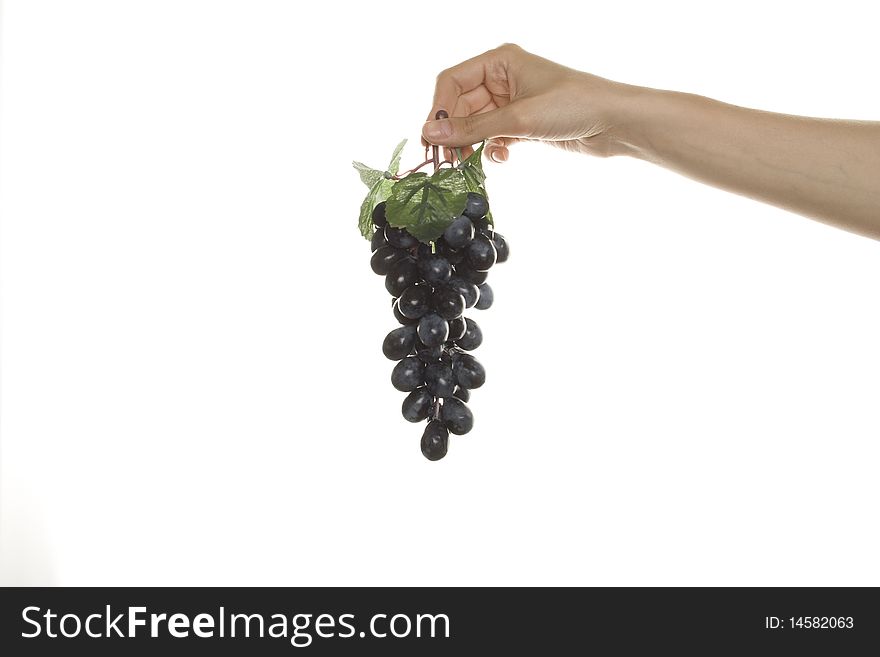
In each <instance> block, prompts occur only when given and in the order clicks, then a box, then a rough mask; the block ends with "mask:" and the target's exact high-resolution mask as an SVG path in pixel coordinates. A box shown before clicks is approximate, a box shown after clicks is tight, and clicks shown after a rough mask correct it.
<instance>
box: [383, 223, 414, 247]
mask: <svg viewBox="0 0 880 657" xmlns="http://www.w3.org/2000/svg"><path fill="white" fill-rule="evenodd" d="M385 239H386V240H388V243H389V244H390V245H391V246H396V247H397V248H398V249H411V248H412V247H414V246H415V245H416V244H418V243H419V241H418V240H417V239H416V238H415V237H413V236H412V235H410V234H409V232H408V231H407V230H406V228H396V227H394V226H385Z"/></svg>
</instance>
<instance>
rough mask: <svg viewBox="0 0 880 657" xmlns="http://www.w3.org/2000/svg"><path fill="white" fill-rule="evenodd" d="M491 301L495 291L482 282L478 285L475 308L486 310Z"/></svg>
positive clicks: (493, 298) (493, 299)
mask: <svg viewBox="0 0 880 657" xmlns="http://www.w3.org/2000/svg"><path fill="white" fill-rule="evenodd" d="M493 301H495V293H494V292H493V291H492V288H491V287H489V284H488V283H483V284H482V285H481V286H480V300H479V301H477V305H476V308H477V310H488V309H489V308H490V307H491V306H492V302H493Z"/></svg>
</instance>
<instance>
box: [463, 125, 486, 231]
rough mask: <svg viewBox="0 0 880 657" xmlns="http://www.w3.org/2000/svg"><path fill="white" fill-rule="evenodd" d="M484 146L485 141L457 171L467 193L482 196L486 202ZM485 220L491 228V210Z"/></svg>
mask: <svg viewBox="0 0 880 657" xmlns="http://www.w3.org/2000/svg"><path fill="white" fill-rule="evenodd" d="M485 145H486V142H485V141H484V142H483V143H482V144H480V147H479V148H477V149H476V150H475V151H474V152H473V153H471V155H470V157H469V158H468V159H466V160H465V161H464V162H462V163H461V164H459V165H458V170H459V171H461V175H462V176H463V177H464V180H465V184H467V189H468V191H469V192H476V193H478V194H482V195H483V196H485V197H486V200H487V201H488V200H489V195H488V194H487V193H486V173H485V172H484V171H483V147H484V146H485ZM486 219H487V220H488V222H489V223H490V224H492V225H493V226H494V225H495V221H494V219H492V211H491V210H489V213H488V214H487V215H486Z"/></svg>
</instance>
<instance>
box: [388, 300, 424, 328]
mask: <svg viewBox="0 0 880 657" xmlns="http://www.w3.org/2000/svg"><path fill="white" fill-rule="evenodd" d="M391 307H392V309H393V311H394V319H396V320H397V321H398V322H400V323H401V324H404V325H410V324H412V325H415V324H418V323H419V320H417V319H410V318H409V317H404V316H403V315H402V314H400V308H399V307H398V306H397V299H391Z"/></svg>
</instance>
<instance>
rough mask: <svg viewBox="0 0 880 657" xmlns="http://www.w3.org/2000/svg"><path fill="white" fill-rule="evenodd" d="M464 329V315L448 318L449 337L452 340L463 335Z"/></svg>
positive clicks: (465, 325) (465, 327) (465, 328)
mask: <svg viewBox="0 0 880 657" xmlns="http://www.w3.org/2000/svg"><path fill="white" fill-rule="evenodd" d="M466 330H467V324H465V322H464V317H456V318H455V319H451V320H449V339H450V340H452V341H453V342H454V341H455V340H458V339H459V338H460V337H461V336H463V335H464V332H465V331H466Z"/></svg>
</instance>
